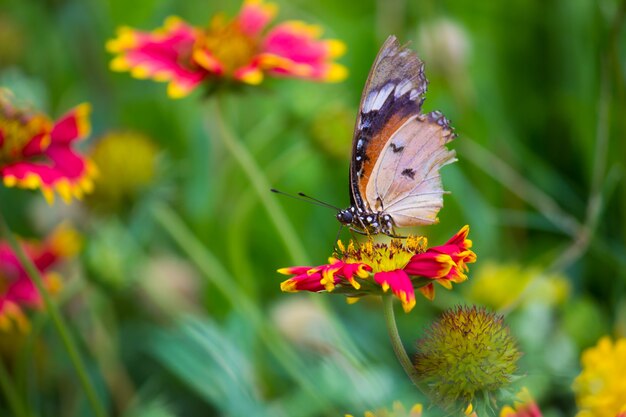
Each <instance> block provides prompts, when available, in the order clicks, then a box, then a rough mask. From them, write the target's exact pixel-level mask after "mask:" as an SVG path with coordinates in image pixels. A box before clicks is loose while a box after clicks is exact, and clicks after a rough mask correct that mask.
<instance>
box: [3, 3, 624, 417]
mask: <svg viewBox="0 0 626 417" xmlns="http://www.w3.org/2000/svg"><path fill="white" fill-rule="evenodd" d="M277 3H278V4H279V6H280V12H279V15H278V19H280V20H284V19H287V18H291V19H301V20H306V21H309V22H314V23H317V24H320V25H321V26H322V27H323V28H324V29H325V34H327V35H328V36H329V37H333V38H337V39H341V40H343V41H344V42H345V43H346V44H347V46H348V52H347V55H346V56H345V57H344V58H341V59H340V60H339V61H340V62H342V63H343V64H344V65H346V66H347V67H348V68H349V70H350V77H349V78H348V79H347V80H346V81H345V82H343V83H340V84H320V83H309V82H306V81H301V80H286V79H285V80H282V79H274V80H267V82H265V83H264V84H262V86H260V87H258V88H248V89H243V90H242V91H239V92H237V93H232V94H229V95H227V96H225V97H220V103H221V108H220V111H221V116H222V117H221V119H222V122H223V123H224V124H225V126H226V128H227V130H228V131H229V132H230V133H232V134H233V135H234V137H235V138H236V139H237V140H238V141H239V143H240V144H242V145H243V146H244V147H245V149H246V150H248V151H249V153H250V154H251V155H252V157H253V160H254V161H255V162H256V164H257V165H258V168H259V171H260V173H261V175H262V178H261V177H258V176H257V177H256V178H257V179H259V178H261V179H262V180H263V181H265V182H267V185H269V187H275V188H278V189H281V190H284V191H287V192H294V193H297V192H299V191H304V192H306V193H307V194H309V195H311V196H314V197H317V198H319V199H321V200H323V201H327V202H329V203H331V204H334V205H338V206H341V207H344V206H347V205H348V203H349V196H348V178H347V174H348V164H349V157H348V154H347V152H348V149H349V143H350V140H351V137H349V135H351V129H352V121H353V120H354V119H353V117H354V115H355V114H356V112H357V108H358V103H359V98H360V94H361V90H362V87H363V83H364V81H365V78H366V76H367V73H368V70H369V68H370V65H371V63H372V60H373V58H374V56H375V54H376V52H377V51H378V48H379V46H380V44H381V43H382V42H383V41H384V39H385V38H386V37H387V36H388V35H389V34H391V33H394V34H396V35H398V37H399V39H400V40H401V41H402V42H412V43H411V47H412V48H414V49H415V50H416V51H417V52H418V54H419V55H420V56H421V57H422V58H423V60H424V61H425V66H426V75H427V77H428V78H429V80H430V85H429V91H428V93H427V95H426V102H425V104H424V107H425V110H426V111H431V110H441V111H442V112H443V113H444V114H445V115H446V116H447V117H448V118H449V119H450V120H451V121H452V125H453V126H454V127H455V128H456V132H457V133H458V134H459V138H458V139H456V140H455V142H453V143H452V144H451V147H452V148H455V149H456V152H457V157H458V159H459V162H458V163H456V164H455V165H452V166H447V167H445V168H444V169H443V170H442V176H443V181H444V185H445V189H446V190H449V191H450V192H451V194H450V195H446V196H445V208H444V209H443V210H442V211H441V213H440V215H439V217H440V223H439V224H437V225H435V226H432V227H429V228H422V229H419V230H416V232H419V233H421V234H424V235H426V236H427V237H428V239H429V241H430V242H444V241H445V240H446V239H447V238H448V237H449V236H451V235H452V234H454V233H455V232H456V231H457V230H459V228H460V227H461V226H463V225H464V224H470V225H471V227H472V232H471V233H472V235H471V236H470V238H471V239H472V240H473V242H474V247H473V250H474V251H475V252H476V253H477V255H478V261H477V264H476V265H475V266H473V265H472V266H471V268H472V270H470V273H469V276H470V281H471V279H472V271H473V268H478V267H479V265H480V264H481V262H487V261H490V262H494V263H496V264H497V263H503V264H507V263H508V264H510V263H514V264H516V265H521V266H528V265H532V267H533V276H532V277H530V278H529V277H527V276H525V277H524V279H525V281H527V282H528V284H527V287H524V289H521V290H520V289H519V288H517V287H516V289H515V291H516V294H517V293H518V292H519V294H518V295H519V296H516V297H513V298H514V299H513V302H510V301H511V297H507V304H506V305H504V306H502V310H501V311H500V313H502V314H504V315H505V321H506V322H507V323H508V324H509V325H510V326H511V333H512V335H513V336H515V337H516V339H517V340H518V341H519V347H520V350H521V351H522V352H524V356H523V358H522V359H521V361H520V372H519V373H521V374H524V375H525V378H523V379H522V380H521V381H520V382H519V385H520V386H521V385H526V386H528V387H529V389H530V391H531V392H532V393H533V395H534V396H535V398H536V399H537V400H538V402H539V403H540V405H541V407H542V410H543V411H544V414H545V415H555V416H557V415H558V416H561V415H574V413H575V405H574V404H575V403H574V401H573V394H572V391H571V388H570V387H571V382H572V380H573V378H574V377H575V376H576V374H577V373H578V372H579V368H578V367H579V358H580V353H581V352H582V350H583V349H585V348H587V347H589V346H591V345H593V344H595V342H596V341H597V340H598V338H599V337H600V336H601V335H605V334H610V335H613V336H615V337H620V336H621V337H625V336H626V313H625V312H626V296H625V295H626V257H625V256H624V253H626V244H625V242H626V221H625V215H624V213H626V188H625V187H626V183H625V182H624V181H623V176H624V169H625V166H624V162H625V160H624V155H626V145H625V142H624V140H623V139H624V137H625V134H626V118H624V116H623V115H624V114H625V112H626V100H625V98H626V89H625V86H624V74H625V73H626V72H625V70H624V68H626V67H625V64H626V42H625V40H626V39H625V37H626V31H624V28H623V20H624V4H623V3H622V2H617V1H614V0H603V1H592V0H578V1H571V0H554V1H551V2H528V1H521V0H517V1H507V2H486V1H485V2H480V1H479V2H476V1H467V0H465V1H449V0H446V1H440V2H435V1H432V0H429V1H420V2H411V1H407V0H389V1H380V0H376V1H375V0H364V1H359V2H354V1H350V2H346V1H344V2H340V1H334V0H320V1H316V2H307V1H303V0H297V1H291V2H288V1H282V0H281V1H277ZM238 7H239V2H236V1H228V2H227V1H220V2H208V1H206V0H186V1H171V0H170V1H168V0H134V1H132V2H129V1H126V0H91V1H84V0H45V1H36V0H2V1H0V87H7V88H10V89H11V90H13V92H14V94H15V96H16V97H18V99H19V101H20V102H21V103H25V104H26V105H28V106H32V107H34V108H37V109H40V110H42V111H45V112H47V113H48V114H50V115H51V116H59V115H61V114H62V113H63V112H64V111H66V110H67V109H69V108H71V107H73V106H74V105H76V104H79V103H81V102H85V101H87V102H90V103H92V107H93V115H92V124H93V133H92V135H91V136H90V139H89V140H88V141H86V142H85V143H83V144H82V145H81V150H83V151H85V152H87V153H88V152H89V151H90V150H91V149H93V147H94V146H95V144H96V143H97V142H98V141H99V139H100V138H101V137H103V136H104V135H105V134H106V133H108V132H110V131H112V130H113V131H119V130H122V131H133V132H140V133H141V134H143V135H146V136H147V137H149V138H150V140H151V141H152V142H153V143H154V144H156V146H157V147H158V149H159V152H158V157H157V159H156V161H157V165H156V171H157V172H156V173H155V176H154V178H155V179H154V181H153V183H152V184H151V185H150V186H149V187H148V188H147V189H145V190H143V191H142V193H140V194H139V195H137V196H136V197H135V198H133V199H124V200H123V201H120V202H116V204H115V211H114V212H109V211H107V212H106V213H101V212H96V211H94V210H92V209H91V208H90V207H89V205H86V204H82V203H76V204H74V205H73V206H71V208H68V207H66V206H64V205H63V203H62V202H60V201H57V202H56V203H55V204H54V206H51V207H49V206H46V205H45V203H44V202H43V198H42V197H41V195H40V194H39V193H37V192H32V193H31V192H28V191H23V190H14V189H7V188H5V187H0V212H1V213H2V215H3V216H4V217H5V218H6V219H7V221H8V223H9V224H10V226H11V228H12V230H13V231H14V232H16V233H18V234H20V235H22V236H25V237H30V238H37V237H39V238H41V237H43V236H45V235H46V234H47V233H48V232H49V231H50V229H51V226H52V225H55V224H57V223H59V222H60V220H61V219H69V221H71V222H72V223H73V224H75V225H76V227H78V228H79V229H80V230H81V232H82V233H83V234H84V237H85V247H84V250H83V252H82V254H81V255H80V256H79V257H78V258H77V259H76V260H74V261H72V262H69V263H68V264H67V265H65V266H64V268H62V269H61V270H60V271H59V272H61V273H62V276H63V277H64V288H63V290H62V291H61V293H60V294H59V296H58V298H57V302H58V303H59V305H60V306H61V308H62V311H63V315H64V317H65V318H66V321H67V322H68V323H69V324H70V325H71V327H72V334H73V335H74V336H75V339H76V341H77V344H78V346H79V348H80V353H81V356H82V357H83V358H84V361H85V362H86V363H87V368H88V371H89V375H91V376H92V378H93V379H94V380H95V381H97V391H98V393H99V396H100V397H101V398H100V399H101V401H102V402H104V403H105V405H106V407H107V411H108V412H109V413H110V415H119V416H125V417H170V416H179V415H180V416H196V415H197V416H207V415H215V416H242V415H249V416H289V417H309V416H310V417H322V416H324V417H325V416H328V417H330V416H342V415H344V414H345V413H351V414H354V415H358V414H359V412H362V411H364V410H366V409H374V408H378V407H383V406H388V405H389V404H391V403H392V401H394V400H405V404H413V403H416V402H423V403H424V404H425V405H426V407H425V410H426V411H425V413H424V415H425V416H437V415H440V414H442V415H443V413H444V412H443V411H440V410H437V409H436V408H432V409H428V405H429V404H430V402H429V400H428V399H427V398H425V397H424V396H422V395H421V394H419V393H418V392H417V391H416V390H414V387H413V386H412V385H411V383H410V381H409V380H408V379H407V378H406V375H404V374H403V371H402V369H401V368H400V367H399V366H398V365H397V362H396V360H395V358H394V357H393V353H392V351H391V349H390V346H389V343H388V340H387V335H386V333H385V330H384V322H383V320H382V317H381V314H380V310H381V307H380V305H379V303H378V301H376V300H372V299H368V298H365V299H363V300H361V301H360V302H359V303H357V304H356V305H345V304H344V302H343V300H342V297H333V298H329V299H328V300H326V299H325V298H324V299H323V297H324V296H323V295H318V294H314V295H311V299H313V300H314V301H315V303H314V305H315V306H316V307H315V308H316V309H318V310H316V312H318V313H319V314H318V315H314V316H312V317H314V318H315V319H311V318H310V317H311V316H310V315H307V314H304V313H303V312H302V311H300V310H297V308H295V309H294V307H293V306H291V307H290V309H287V310H281V309H280V308H279V307H280V306H281V304H282V303H283V300H284V299H285V298H289V297H292V295H290V294H282V293H280V290H279V283H280V280H281V277H280V276H279V275H278V274H276V273H275V272H274V271H276V269H278V268H280V267H284V266H288V265H296V264H305V265H306V264H311V265H313V264H315V265H317V264H321V263H323V262H325V261H326V259H327V257H328V255H329V254H330V253H332V249H333V243H334V242H333V239H334V238H335V236H336V233H337V228H338V225H337V222H336V221H335V219H334V215H335V213H334V212H332V211H330V210H327V209H324V208H322V207H318V206H315V205H308V204H303V203H300V202H297V201H294V200H290V199H286V198H285V199H281V198H280V197H276V196H274V195H272V194H270V193H269V189H267V190H260V189H259V188H258V187H256V186H255V185H254V182H253V181H251V177H252V179H254V178H255V176H254V175H252V176H250V175H247V174H246V173H245V171H244V170H243V169H242V166H241V165H240V164H238V163H237V161H236V160H235V159H234V158H233V156H232V153H231V152H230V151H229V149H228V147H227V145H225V142H224V141H223V140H222V137H223V135H224V131H222V130H220V129H219V127H218V126H217V120H218V119H219V118H220V115H216V113H215V112H214V107H213V106H212V104H214V100H213V99H209V101H210V104H211V105H208V106H203V105H202V104H201V100H202V97H201V93H200V92H198V93H194V94H192V96H191V97H189V98H186V99H183V100H177V101H173V100H170V99H168V98H167V97H166V94H165V85H163V84H159V83H155V82H151V81H145V80H136V79H133V78H131V77H130V76H128V74H120V73H113V72H111V71H109V69H108V62H109V61H110V59H111V55H110V54H108V53H107V52H106V51H105V49H104V44H105V42H106V41H107V40H108V39H110V38H111V37H113V36H114V34H115V30H116V27H118V26H120V25H129V26H133V27H138V28H141V29H144V30H149V29H152V28H154V27H156V26H157V25H160V24H161V23H162V22H163V19H164V18H165V17H167V16H169V15H172V14H176V15H179V16H181V17H182V18H184V19H186V20H188V21H190V22H192V23H194V24H197V25H203V24H206V23H207V22H208V21H209V19H210V17H211V16H212V15H214V14H216V13H218V12H220V11H225V12H226V13H227V14H228V15H231V16H232V15H234V14H235V13H236V12H237V10H238ZM351 118H352V119H351ZM128 163H129V164H132V163H133V155H132V154H131V155H128ZM269 187H267V188H269ZM265 191H266V192H267V196H263V195H262V194H260V192H265ZM264 198H266V199H270V201H272V202H273V205H274V207H276V208H277V210H273V211H271V212H268V210H266V207H267V204H266V201H265V200H263V199H264ZM118 203H119V204H118ZM163 207H165V208H166V210H168V212H171V213H173V214H174V216H175V219H176V221H177V222H178V223H176V225H175V226H176V227H174V229H168V227H167V225H164V221H163V217H159V216H158V215H155V213H159V210H160V209H162V208H163ZM161 213H162V211H161ZM277 219H278V220H277ZM281 221H282V222H283V223H282V224H283V225H286V226H283V227H276V224H281V223H280V222H281ZM170 226H172V222H170ZM344 233H346V232H345V231H344ZM346 236H347V234H346ZM290 237H291V238H294V237H295V243H294V239H292V240H290ZM557 273H558V274H561V275H562V276H564V277H565V279H567V281H568V283H569V288H571V291H569V295H568V296H567V297H566V299H564V300H563V301H561V302H559V303H545V302H543V301H542V300H540V299H538V300H534V301H536V302H534V303H533V300H529V299H528V297H526V298H524V295H525V294H528V293H530V294H532V291H533V287H532V285H533V282H539V281H541V280H542V279H543V278H545V277H546V276H551V275H553V274H557ZM462 285H465V284H462ZM457 288H458V286H456V287H455V289H454V290H452V291H450V292H447V291H445V290H443V288H440V289H438V290H437V298H436V299H435V301H434V302H433V303H428V302H426V301H425V300H421V299H420V300H419V301H418V305H417V306H416V308H415V309H414V311H413V312H412V313H411V314H410V315H407V316H401V317H398V322H399V327H400V334H401V336H402V338H403V340H404V341H405V345H406V346H413V343H412V341H414V340H417V339H419V338H420V337H422V336H423V334H424V331H425V329H426V328H428V326H429V323H430V322H431V321H432V320H434V319H435V317H437V316H439V314H440V313H441V312H442V311H444V310H446V309H447V308H449V307H451V306H454V305H456V304H459V303H463V302H464V301H465V300H466V299H465V295H464V294H466V293H464V292H463V291H461V290H457ZM522 299H523V302H521V301H522ZM318 302H319V304H317V303H318ZM306 305H307V306H309V305H310V304H308V303H307V304H306ZM311 309H313V308H312V307H311ZM279 310H280V311H282V312H283V313H282V314H284V315H286V316H287V317H289V318H293V320H292V322H291V323H290V324H289V326H291V327H289V326H287V327H285V324H284V323H282V324H281V321H280V320H278V319H277V318H276V316H275V315H273V314H272V312H275V311H279ZM320 317H322V318H323V319H320ZM31 321H32V322H33V323H34V325H33V331H32V333H31V334H30V335H27V336H24V335H19V336H17V335H15V334H8V335H5V334H0V355H1V356H2V358H3V360H4V363H5V364H6V365H7V369H8V372H9V376H10V377H11V378H13V381H14V382H15V384H14V385H15V390H16V395H17V397H18V398H19V399H24V401H25V403H27V404H29V410H30V411H32V413H31V414H32V415H33V416H44V415H58V416H68V417H69V416H80V417H85V416H89V415H90V414H89V413H90V412H91V411H90V410H89V408H88V407H87V405H86V402H85V399H84V395H83V393H82V391H81V390H80V389H79V388H78V387H79V385H78V379H77V378H76V375H75V374H74V371H73V369H72V366H71V363H70V362H69V361H68V360H67V357H66V354H65V352H64V351H63V349H62V347H61V343H60V341H59V340H58V336H57V335H56V334H55V333H54V330H53V327H52V324H51V322H50V320H49V318H48V317H47V316H46V315H45V313H44V312H39V313H34V314H33V317H31ZM294 329H296V330H300V331H294ZM302 329H305V330H306V331H302ZM310 329H312V330H310ZM320 329H321V330H320ZM318 331H319V332H320V334H322V335H323V337H319V338H316V337H312V336H311V334H313V335H317V334H318V333H317V332H318ZM412 349H413V348H412V347H410V348H409V351H410V352H411V351H412ZM9 401H10V400H9ZM9 401H7V398H5V397H4V396H2V397H1V398H0V415H10V412H11V411H10V410H11V409H10V406H11V404H10V403H9ZM499 404H501V401H500V402H499ZM481 417H482V415H481Z"/></svg>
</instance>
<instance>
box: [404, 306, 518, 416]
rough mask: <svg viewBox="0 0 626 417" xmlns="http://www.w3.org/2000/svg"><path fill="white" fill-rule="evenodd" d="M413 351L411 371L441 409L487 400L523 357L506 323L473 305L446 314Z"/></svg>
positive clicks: (506, 383)
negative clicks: (419, 378)
mask: <svg viewBox="0 0 626 417" xmlns="http://www.w3.org/2000/svg"><path fill="white" fill-rule="evenodd" d="M417 352H418V353H417V355H416V356H415V361H414V365H415V369H416V370H417V372H418V373H419V375H420V377H421V378H422V380H423V382H424V383H425V385H426V386H428V387H429V390H430V394H431V396H432V398H433V400H434V401H436V402H438V403H440V404H441V405H442V406H444V407H452V406H461V405H462V404H465V405H467V403H470V402H472V401H475V400H476V399H482V398H489V396H490V394H491V393H493V392H495V391H497V390H498V389H500V388H502V387H504V386H506V385H508V384H509V382H511V379H512V378H513V373H514V372H515V370H516V369H517V365H516V363H517V360H518V359H519V358H520V356H521V353H520V351H519V350H518V348H517V346H516V342H515V339H514V338H513V336H511V334H510V331H509V328H508V327H507V326H506V325H505V324H504V318H503V317H502V316H500V315H497V314H495V313H492V312H489V311H487V310H486V309H484V308H482V307H475V306H472V307H463V306H458V307H456V308H454V309H450V310H447V311H446V312H444V313H443V315H442V316H441V318H440V319H439V320H438V321H436V322H434V323H433V324H432V325H431V327H430V328H429V329H428V330H427V331H426V333H425V335H424V337H423V338H421V339H420V340H419V341H418V342H417ZM461 403H462V404H461Z"/></svg>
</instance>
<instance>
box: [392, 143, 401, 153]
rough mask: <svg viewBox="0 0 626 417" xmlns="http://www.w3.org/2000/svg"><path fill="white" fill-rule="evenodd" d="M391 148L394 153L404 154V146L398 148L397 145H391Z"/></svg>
mask: <svg viewBox="0 0 626 417" xmlns="http://www.w3.org/2000/svg"><path fill="white" fill-rule="evenodd" d="M389 146H390V147H391V150H392V151H393V153H398V152H402V151H403V150H404V146H398V145H396V144H395V143H391V144H389Z"/></svg>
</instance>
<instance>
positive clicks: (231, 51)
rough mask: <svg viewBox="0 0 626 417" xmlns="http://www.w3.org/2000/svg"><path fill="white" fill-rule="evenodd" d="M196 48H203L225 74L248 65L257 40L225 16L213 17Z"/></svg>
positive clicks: (255, 48)
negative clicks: (220, 65)
mask: <svg viewBox="0 0 626 417" xmlns="http://www.w3.org/2000/svg"><path fill="white" fill-rule="evenodd" d="M196 47H197V48H205V49H206V50H208V51H209V52H210V53H211V54H212V55H213V56H214V57H215V58H216V59H217V60H218V61H219V62H220V64H222V65H223V67H224V70H225V72H226V74H228V75H232V73H233V72H234V71H235V70H236V69H238V68H241V67H244V66H246V65H247V64H249V63H250V61H251V60H252V58H253V57H254V55H255V53H256V51H257V47H258V39H256V38H253V37H250V36H249V35H246V34H245V33H243V32H242V31H241V29H240V28H239V24H238V23H237V22H236V21H228V20H227V19H226V17H225V16H223V15H218V16H215V17H214V18H213V19H212V20H211V23H210V24H209V27H208V29H207V30H206V31H205V32H204V33H203V35H202V36H201V37H200V39H199V40H198V43H197V44H196Z"/></svg>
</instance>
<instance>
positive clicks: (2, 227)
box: [0, 213, 106, 417]
mask: <svg viewBox="0 0 626 417" xmlns="http://www.w3.org/2000/svg"><path fill="white" fill-rule="evenodd" d="M0 234H2V235H3V236H4V237H5V238H6V241H7V243H8V244H9V246H10V247H11V249H12V250H13V252H14V253H15V255H16V256H17V258H18V260H19V261H20V264H21V265H22V267H23V268H24V270H25V271H26V273H27V275H28V277H29V278H30V279H31V280H32V282H33V284H35V286H36V287H37V291H38V292H39V294H40V295H41V298H42V299H43V302H44V305H45V307H46V311H47V312H48V314H49V315H50V318H51V319H52V323H53V324H54V327H55V329H56V331H57V333H58V334H59V337H60V338H61V341H62V343H63V346H64V347H65V350H66V352H67V355H68V356H69V358H70V361H71V362H72V365H74V369H75V371H76V374H77V375H78V379H79V380H80V383H81V385H82V386H83V390H84V391H85V395H87V399H88V401H89V404H90V405H91V409H92V411H93V413H94V415H95V416H96V417H105V416H106V412H105V409H104V406H103V405H102V404H101V402H100V400H99V398H98V395H97V394H96V390H95V388H94V386H93V384H92V383H91V380H90V379H89V377H88V375H87V368H86V367H85V364H84V362H83V360H82V358H81V356H80V354H79V353H78V349H77V348H76V344H75V342H74V340H73V339H72V336H71V334H70V332H69V330H68V326H67V324H66V323H65V320H64V319H63V317H62V316H61V313H60V312H59V310H58V308H57V306H56V305H55V304H54V302H53V301H52V298H51V297H50V294H48V290H47V289H46V287H45V285H44V281H43V277H42V276H41V273H40V272H39V270H38V269H37V268H36V267H35V265H34V264H33V262H32V261H31V260H30V258H29V257H28V256H26V253H25V252H24V249H23V248H22V246H21V245H20V244H19V243H18V242H17V239H15V236H13V233H12V232H11V229H10V228H9V226H8V225H7V223H6V220H5V219H4V216H2V213H0Z"/></svg>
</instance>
